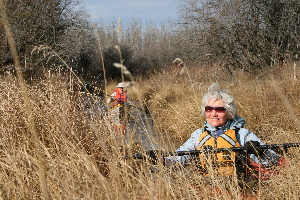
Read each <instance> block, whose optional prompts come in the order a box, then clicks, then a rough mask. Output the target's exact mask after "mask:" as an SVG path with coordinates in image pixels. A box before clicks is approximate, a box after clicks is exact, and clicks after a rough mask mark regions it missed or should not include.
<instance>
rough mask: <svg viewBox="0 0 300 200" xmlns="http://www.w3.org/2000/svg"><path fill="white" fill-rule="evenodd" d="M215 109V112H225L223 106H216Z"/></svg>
mask: <svg viewBox="0 0 300 200" xmlns="http://www.w3.org/2000/svg"><path fill="white" fill-rule="evenodd" d="M215 111H216V112H225V108H224V107H216V108H215Z"/></svg>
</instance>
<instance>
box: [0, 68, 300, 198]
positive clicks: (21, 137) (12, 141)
mask: <svg viewBox="0 0 300 200" xmlns="http://www.w3.org/2000/svg"><path fill="white" fill-rule="evenodd" d="M187 70H188V71H189V73H190V76H187V75H184V74H182V75H180V76H176V77H174V74H173V72H174V70H170V71H166V72H165V73H161V74H157V75H153V76H152V77H151V78H150V79H149V80H147V81H145V80H139V81H136V83H135V88H136V90H130V88H128V92H129V95H131V98H132V99H133V100H135V99H138V98H140V99H143V100H145V101H144V102H141V104H142V103H143V104H144V105H146V106H147V108H148V109H149V112H150V113H151V114H152V116H153V120H154V124H155V126H156V128H157V134H160V135H164V137H163V138H164V139H163V141H161V142H160V145H161V150H162V151H164V150H171V149H165V144H167V146H168V147H171V148H172V147H173V150H175V149H176V148H177V147H178V145H180V144H182V143H183V142H184V141H185V140H186V139H187V138H188V137H189V135H190V134H191V132H192V131H194V130H195V129H197V128H199V127H201V126H202V124H203V122H204V119H203V117H201V115H200V111H199V106H200V101H201V96H202V94H203V93H204V92H205V91H206V89H207V87H208V86H209V85H210V84H211V83H212V82H215V81H217V82H219V84H220V85H221V86H223V88H225V89H228V90H229V92H230V93H231V94H232V95H234V96H235V99H236V103H237V105H238V107H239V115H240V116H242V117H245V118H246V121H247V122H248V123H247V128H249V129H251V130H253V131H254V132H256V133H257V135H259V137H261V138H262V140H263V141H264V142H269V143H282V142H298V141H299V136H298V132H299V131H298V130H299V129H298V123H299V122H298V121H297V119H295V117H296V118H297V117H298V115H299V114H298V112H297V111H299V106H298V98H297V97H298V96H299V92H298V90H297V86H298V85H299V82H298V80H292V79H290V78H289V71H288V70H286V69H284V70H283V71H280V72H275V71H274V72H273V73H272V74H267V75H264V77H259V78H253V77H250V76H249V75H247V74H245V73H243V72H236V73H235V74H234V75H232V76H229V75H228V74H227V73H226V72H225V71H224V72H223V71H222V70H219V72H220V73H218V77H217V79H216V78H215V77H214V74H212V73H211V74H208V73H207V70H205V69H202V68H201V67H190V68H187ZM186 73H187V72H186ZM271 75H272V76H271ZM68 78H69V77H67V78H63V77H59V76H57V75H56V74H55V73H53V75H52V76H50V77H49V76H48V78H47V79H45V80H43V81H40V82H39V83H37V84H34V85H32V86H29V85H28V88H29V99H30V105H31V107H32V108H33V109H32V112H31V113H30V115H31V117H33V119H34V122H35V127H36V131H37V136H38V140H37V141H38V145H39V147H40V151H41V152H39V154H40V155H43V156H42V157H37V152H36V149H35V148H34V147H35V145H33V140H32V139H31V132H30V130H29V129H28V116H27V113H26V112H25V111H24V109H25V108H24V102H23V100H22V91H20V88H19V87H18V85H19V84H18V81H17V79H16V78H15V77H14V76H12V75H11V76H3V77H1V81H0V87H1V93H0V95H1V99H2V101H1V104H0V111H1V119H0V120H1V127H0V130H1V131H0V132H1V138H0V143H1V159H0V171H1V176H0V177H1V185H0V191H1V195H0V196H1V198H2V199H45V196H44V194H43V192H42V191H41V186H40V181H39V177H40V176H39V174H38V167H39V166H41V165H42V166H43V168H44V173H45V181H46V183H47V189H48V191H49V196H50V198H51V199H242V197H241V196H240V193H241V191H239V189H238V187H237V184H234V182H230V183H232V184H229V183H228V182H227V181H225V180H223V179H222V178H212V179H211V180H210V181H211V184H212V185H215V186H217V187H219V188H221V189H222V188H223V189H224V190H225V188H227V189H228V190H229V191H230V193H223V194H218V193H215V192H212V190H211V189H210V188H209V187H208V185H207V182H206V181H207V180H205V178H204V177H203V176H202V175H201V174H200V173H199V172H197V170H195V169H194V170H188V168H186V169H178V170H171V169H168V168H166V167H165V166H163V165H162V163H159V164H158V165H156V166H155V168H154V167H153V166H152V165H151V163H150V162H149V161H147V160H133V159H125V156H126V155H132V154H135V153H138V152H142V153H143V149H142V148H141V147H140V146H137V145H136V143H135V142H134V141H132V142H128V141H126V140H124V138H123V137H122V136H116V135H115V133H114V130H113V128H112V126H111V124H110V122H109V120H108V119H107V118H106V117H105V115H103V113H101V111H99V110H98V111H97V112H87V109H86V106H85V105H82V103H83V104H89V105H88V107H96V106H98V105H99V102H101V101H102V98H99V97H94V96H93V97H92V99H93V100H89V101H87V102H86V101H83V102H82V101H78V99H80V98H78V96H81V95H83V96H85V95H91V94H86V93H80V92H76V91H74V90H71V88H70V87H69V84H68V82H69V80H68ZM74 82H76V81H74ZM79 84H80V83H79ZM113 85H115V84H113ZM139 95H140V96H141V97H138V96H139ZM84 98H85V97H84ZM95 99H97V100H95ZM128 134H132V135H134V134H133V133H128ZM292 152H293V153H292V154H291V155H290V157H289V159H290V166H289V167H286V168H284V169H283V170H282V172H281V174H280V175H278V176H275V177H274V178H272V179H271V180H270V181H268V182H267V183H264V182H261V183H260V185H259V193H258V194H257V195H258V196H259V198H260V199H297V198H298V195H299V194H298V191H299V174H298V171H297V169H298V168H299V162H298V159H299V156H298V153H299V149H298V148H295V149H293V150H292ZM190 168H193V167H192V166H190ZM211 192H212V193H211Z"/></svg>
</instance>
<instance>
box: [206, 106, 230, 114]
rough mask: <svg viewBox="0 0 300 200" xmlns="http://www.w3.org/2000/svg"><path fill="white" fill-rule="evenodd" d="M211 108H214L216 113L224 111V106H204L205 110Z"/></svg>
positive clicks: (208, 110) (207, 110)
mask: <svg viewBox="0 0 300 200" xmlns="http://www.w3.org/2000/svg"><path fill="white" fill-rule="evenodd" d="M213 110H215V111H216V112H217V113H224V112H225V110H226V108H224V107H211V106H205V112H212V111H213Z"/></svg>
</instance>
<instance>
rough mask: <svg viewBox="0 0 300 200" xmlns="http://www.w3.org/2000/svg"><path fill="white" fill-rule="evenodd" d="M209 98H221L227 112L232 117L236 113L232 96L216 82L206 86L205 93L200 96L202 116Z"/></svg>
mask: <svg viewBox="0 0 300 200" xmlns="http://www.w3.org/2000/svg"><path fill="white" fill-rule="evenodd" d="M210 99H216V100H217V99H219V100H222V101H223V102H224V107H225V108H226V112H227V114H229V115H231V116H232V117H233V116H235V115H236V113H237V107H236V105H235V103H234V98H233V97H232V96H231V95H229V94H228V93H227V91H226V90H221V89H220V88H219V84H218V83H213V84H211V86H209V87H208V90H207V93H205V94H204V95H203V97H202V105H201V111H202V115H203V116H204V117H205V106H207V104H208V101H209V100H210Z"/></svg>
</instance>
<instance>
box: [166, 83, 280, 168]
mask: <svg viewBox="0 0 300 200" xmlns="http://www.w3.org/2000/svg"><path fill="white" fill-rule="evenodd" d="M201 110H202V115H203V116H204V117H205V118H206V121H205V123H204V127H202V128H200V129H197V130H195V131H194V132H193V133H192V134H191V137H190V138H189V139H188V140H187V141H186V142H185V143H184V144H183V145H182V146H180V147H179V148H178V149H177V150H176V151H191V150H196V149H203V147H205V146H208V145H209V146H212V148H230V147H244V146H245V145H246V144H249V141H252V142H251V145H249V146H250V147H249V149H251V152H250V153H251V154H250V158H251V159H252V160H253V161H255V162H257V163H260V164H267V163H276V162H277V161H278V159H279V157H278V156H277V155H276V154H275V153H274V152H273V151H271V150H265V151H264V152H261V151H259V149H258V148H256V149H255V146H259V145H263V143H262V142H261V140H260V139H259V138H258V137H257V136H256V135H255V134H254V133H253V132H252V131H250V130H248V129H245V128H243V127H244V125H245V119H244V118H241V117H239V116H238V115H237V107H236V105H235V103H234V98H233V97H232V96H231V95H229V94H228V93H227V92H226V91H225V90H220V88H219V85H218V84H217V83H213V84H212V85H211V86H210V87H209V88H208V92H207V93H206V94H204V96H203V98H202V105H201ZM247 142H248V143H247ZM211 144H212V145H211ZM251 147H252V148H251ZM253 147H254V149H253ZM168 159H171V160H174V159H176V160H177V161H179V162H180V163H181V164H182V165H184V164H185V163H186V162H187V161H188V160H189V159H190V156H175V157H168Z"/></svg>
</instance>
